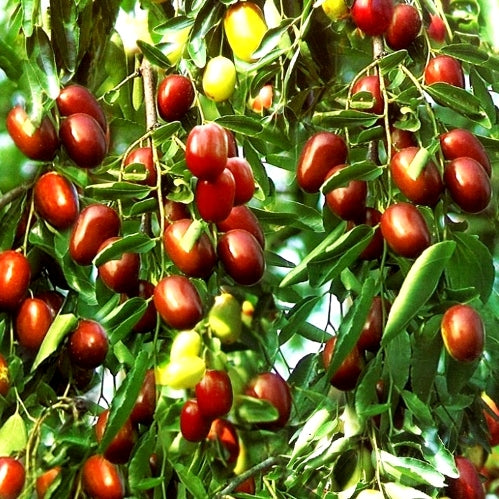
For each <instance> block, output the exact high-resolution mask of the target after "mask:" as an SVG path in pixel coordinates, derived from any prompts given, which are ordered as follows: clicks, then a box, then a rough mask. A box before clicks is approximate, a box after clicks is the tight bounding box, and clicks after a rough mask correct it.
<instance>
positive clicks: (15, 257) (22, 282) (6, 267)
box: [0, 250, 31, 310]
mask: <svg viewBox="0 0 499 499" xmlns="http://www.w3.org/2000/svg"><path fill="white" fill-rule="evenodd" d="M30 280H31V268H30V265H29V262H28V259H27V258H26V257H25V256H24V255H23V254H22V253H18V252H17V251H14V250H4V251H0V310H13V309H15V308H16V307H17V306H18V305H19V304H20V303H21V301H22V300H23V298H24V296H25V295H26V292H27V291H28V287H29V283H30Z"/></svg>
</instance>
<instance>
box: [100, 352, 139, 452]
mask: <svg viewBox="0 0 499 499" xmlns="http://www.w3.org/2000/svg"><path fill="white" fill-rule="evenodd" d="M148 366H149V352H148V351H146V350H141V351H140V352H139V353H138V354H137V356H136V357H135V361H134V364H133V366H132V368H131V369H130V370H129V371H128V373H127V375H126V378H125V379H124V380H123V382H122V383H121V385H120V387H119V388H118V390H116V393H115V394H114V396H113V399H112V401H111V406H110V408H109V418H108V420H107V424H106V429H105V431H104V434H103V435H102V440H101V442H100V444H99V451H100V452H104V451H105V450H106V449H107V447H108V446H109V444H110V443H111V440H112V439H113V438H114V437H115V435H116V434H117V433H118V431H119V430H120V428H121V427H122V426H123V425H124V424H125V422H126V420H127V419H128V417H129V416H130V413H131V412H132V409H133V406H134V404H135V401H136V400H137V396H138V395H139V392H140V389H141V387H142V383H143V381H144V377H145V375H146V371H147V368H148Z"/></svg>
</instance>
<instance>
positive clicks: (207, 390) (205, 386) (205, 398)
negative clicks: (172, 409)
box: [196, 369, 232, 420]
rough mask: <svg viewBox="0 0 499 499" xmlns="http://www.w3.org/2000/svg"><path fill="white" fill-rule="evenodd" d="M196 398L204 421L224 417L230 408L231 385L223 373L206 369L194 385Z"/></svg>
mask: <svg viewBox="0 0 499 499" xmlns="http://www.w3.org/2000/svg"><path fill="white" fill-rule="evenodd" d="M196 398H197V401H198V405H199V410H200V411H201V414H202V415H203V417H204V418H206V419H211V420H213V419H215V418H219V417H221V416H225V415H226V414H227V413H228V412H229V411H230V408H231V407H232V383H231V381H230V378H229V375H228V374H227V373H226V372H225V371H220V370H215V369H208V370H207V371H206V372H205V373H204V376H203V378H202V379H201V381H200V382H199V383H198V384H197V385H196Z"/></svg>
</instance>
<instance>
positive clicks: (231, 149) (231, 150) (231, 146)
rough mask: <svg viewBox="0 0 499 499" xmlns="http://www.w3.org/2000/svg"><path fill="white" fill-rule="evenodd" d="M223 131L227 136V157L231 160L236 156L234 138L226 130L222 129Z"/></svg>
mask: <svg viewBox="0 0 499 499" xmlns="http://www.w3.org/2000/svg"><path fill="white" fill-rule="evenodd" d="M224 130H225V135H226V136H227V157H228V158H233V157H235V156H237V142H236V138H235V137H234V134H233V133H232V132H231V131H230V130H228V129H227V128H224Z"/></svg>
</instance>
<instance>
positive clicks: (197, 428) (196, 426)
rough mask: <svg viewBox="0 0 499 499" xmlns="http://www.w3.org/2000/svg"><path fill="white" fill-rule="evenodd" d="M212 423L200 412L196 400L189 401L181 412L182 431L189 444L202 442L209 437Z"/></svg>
mask: <svg viewBox="0 0 499 499" xmlns="http://www.w3.org/2000/svg"><path fill="white" fill-rule="evenodd" d="M210 426H211V421H210V420H207V419H205V418H204V417H203V415H202V414H201V411H200V410H199V405H198V401H197V400H196V399H191V400H187V401H186V402H185V403H184V405H183V406H182V410H181V411H180V431H181V432H182V436H183V437H184V438H185V439H186V440H188V441H189V442H201V441H202V440H204V439H205V438H206V437H207V436H208V432H209V431H210Z"/></svg>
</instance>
